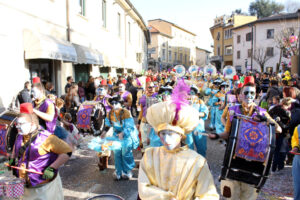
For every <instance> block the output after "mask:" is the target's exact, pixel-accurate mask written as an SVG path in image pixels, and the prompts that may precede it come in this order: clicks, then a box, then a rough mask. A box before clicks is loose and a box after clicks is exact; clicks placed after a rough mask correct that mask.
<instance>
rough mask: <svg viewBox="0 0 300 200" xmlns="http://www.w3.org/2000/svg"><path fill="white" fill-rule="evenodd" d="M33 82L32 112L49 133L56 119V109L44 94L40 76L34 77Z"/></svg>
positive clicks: (53, 128) (53, 127) (54, 125)
mask: <svg viewBox="0 0 300 200" xmlns="http://www.w3.org/2000/svg"><path fill="white" fill-rule="evenodd" d="M32 82H33V87H32V91H33V100H34V109H33V112H34V113H35V114H36V115H37V116H38V117H39V124H40V126H42V127H43V128H44V129H46V130H47V131H49V132H50V133H54V131H55V127H56V121H57V117H58V115H57V111H56V109H55V105H54V102H53V101H52V100H50V99H48V98H46V96H45V89H44V86H43V85H42V83H41V81H40V78H39V77H35V78H33V80H32Z"/></svg>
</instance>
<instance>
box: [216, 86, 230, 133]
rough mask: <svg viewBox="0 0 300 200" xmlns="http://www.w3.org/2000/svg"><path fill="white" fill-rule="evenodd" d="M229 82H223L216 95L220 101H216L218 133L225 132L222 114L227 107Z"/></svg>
mask: <svg viewBox="0 0 300 200" xmlns="http://www.w3.org/2000/svg"><path fill="white" fill-rule="evenodd" d="M227 86H228V85H227V83H226V82H223V83H222V84H221V85H220V87H219V89H220V90H219V92H218V93H217V94H216V95H215V97H216V98H217V99H218V101H217V102H216V103H215V106H216V107H217V109H216V113H215V116H216V118H215V127H216V133H217V134H221V133H223V132H224V125H223V124H222V120H221V118H222V114H223V110H224V108H225V89H226V87H227Z"/></svg>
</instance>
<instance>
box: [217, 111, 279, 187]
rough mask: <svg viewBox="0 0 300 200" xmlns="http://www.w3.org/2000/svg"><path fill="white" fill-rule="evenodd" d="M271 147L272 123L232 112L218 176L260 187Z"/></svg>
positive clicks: (273, 148) (272, 139) (269, 159)
mask: <svg viewBox="0 0 300 200" xmlns="http://www.w3.org/2000/svg"><path fill="white" fill-rule="evenodd" d="M274 150H275V126H274V125H268V124H266V123H262V122H254V121H250V120H249V119H246V118H240V117H236V116H235V117H234V118H233V120H232V124H231V133H230V136H229V141H228V144H227V146H226V151H225V156H224V161H223V166H222V172H221V177H220V179H221V180H225V179H231V180H236V181H241V182H244V183H248V184H251V185H254V187H255V188H257V189H258V190H259V189H261V188H262V187H263V185H264V184H265V182H266V180H267V178H268V174H269V171H270V167H271V163H272V158H273V154H274Z"/></svg>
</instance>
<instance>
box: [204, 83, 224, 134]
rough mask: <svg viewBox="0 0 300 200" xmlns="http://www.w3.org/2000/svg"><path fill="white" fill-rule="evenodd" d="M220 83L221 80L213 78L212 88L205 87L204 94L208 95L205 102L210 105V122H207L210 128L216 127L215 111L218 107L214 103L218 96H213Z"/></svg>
mask: <svg viewBox="0 0 300 200" xmlns="http://www.w3.org/2000/svg"><path fill="white" fill-rule="evenodd" d="M220 84H221V81H220V80H219V79H217V80H215V81H214V82H213V86H212V89H209V88H208V89H207V90H206V91H205V94H206V95H210V98H209V100H208V102H207V104H208V106H210V112H209V114H210V123H209V128H210V129H211V130H214V129H216V126H215V125H216V111H217V109H218V105H217V104H216V103H217V102H218V100H219V99H218V98H217V97H216V96H215V95H216V94H217V93H218V91H219V85H220Z"/></svg>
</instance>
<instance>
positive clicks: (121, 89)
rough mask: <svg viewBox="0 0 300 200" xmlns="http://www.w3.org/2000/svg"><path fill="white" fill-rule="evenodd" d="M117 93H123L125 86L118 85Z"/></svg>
mask: <svg viewBox="0 0 300 200" xmlns="http://www.w3.org/2000/svg"><path fill="white" fill-rule="evenodd" d="M119 91H120V92H124V91H125V85H124V84H120V85H119Z"/></svg>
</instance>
